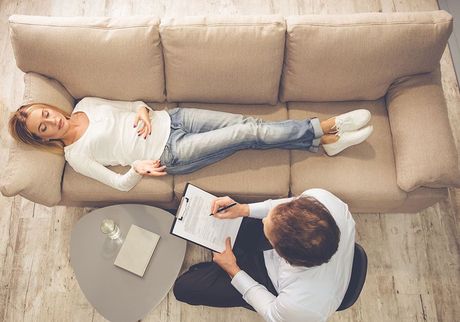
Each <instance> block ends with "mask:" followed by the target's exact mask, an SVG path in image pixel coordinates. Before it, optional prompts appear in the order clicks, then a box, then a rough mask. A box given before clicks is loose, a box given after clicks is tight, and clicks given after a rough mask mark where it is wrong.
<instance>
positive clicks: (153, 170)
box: [133, 160, 167, 177]
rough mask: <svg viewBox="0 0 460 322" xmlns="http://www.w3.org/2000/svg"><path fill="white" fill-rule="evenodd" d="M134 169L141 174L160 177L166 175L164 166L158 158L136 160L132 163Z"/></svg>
mask: <svg viewBox="0 0 460 322" xmlns="http://www.w3.org/2000/svg"><path fill="white" fill-rule="evenodd" d="M133 168H134V170H135V171H136V172H137V173H139V174H140V175H143V176H151V177H160V176H164V175H167V173H166V171H165V169H166V166H162V165H161V163H160V160H137V161H134V163H133Z"/></svg>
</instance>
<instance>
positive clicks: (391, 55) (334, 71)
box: [280, 11, 452, 102]
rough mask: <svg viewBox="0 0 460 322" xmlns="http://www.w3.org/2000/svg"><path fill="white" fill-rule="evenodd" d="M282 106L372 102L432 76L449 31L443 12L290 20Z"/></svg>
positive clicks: (309, 17)
mask: <svg viewBox="0 0 460 322" xmlns="http://www.w3.org/2000/svg"><path fill="white" fill-rule="evenodd" d="M286 24H287V35H286V57H285V62H284V67H283V76H282V84H281V93H280V99H281V101H318V102H320V101H343V100H375V99H378V98H380V97H382V96H383V95H385V93H386V91H387V89H388V87H389V86H390V84H391V83H392V82H393V81H394V80H396V79H397V78H399V77H402V76H407V75H413V74H419V73H426V72H431V71H433V70H435V69H436V67H437V66H438V64H439V60H440V58H441V55H442V53H443V52H444V48H445V46H446V43H447V39H448V37H449V35H450V33H451V31H452V16H451V15H450V14H449V13H447V12H446V11H431V12H411V13H360V14H352V15H327V16H323V15H306V16H292V17H288V18H287V20H286Z"/></svg>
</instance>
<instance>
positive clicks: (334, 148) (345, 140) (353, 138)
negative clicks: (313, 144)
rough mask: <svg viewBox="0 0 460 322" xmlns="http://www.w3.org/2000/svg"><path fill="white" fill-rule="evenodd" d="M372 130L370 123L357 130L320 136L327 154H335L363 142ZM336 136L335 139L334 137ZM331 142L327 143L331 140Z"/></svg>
mask: <svg viewBox="0 0 460 322" xmlns="http://www.w3.org/2000/svg"><path fill="white" fill-rule="evenodd" d="M373 130H374V128H373V126H372V125H369V126H366V127H365V128H362V129H360V130H358V131H351V132H344V133H340V134H337V135H325V136H323V137H322V138H321V143H322V144H323V148H324V151H326V153H327V155H328V156H333V155H336V154H338V153H340V152H342V151H343V150H345V149H346V148H348V147H350V146H353V145H356V144H359V143H362V142H364V141H365V140H366V139H367V138H368V137H369V136H370V135H371V133H372V131H373ZM331 136H334V137H336V139H335V141H333V140H334V138H332V137H331ZM331 141H333V142H332V143H327V142H331Z"/></svg>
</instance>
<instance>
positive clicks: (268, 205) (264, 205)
mask: <svg viewBox="0 0 460 322" xmlns="http://www.w3.org/2000/svg"><path fill="white" fill-rule="evenodd" d="M293 199H294V198H282V199H275V200H272V199H268V200H265V201H262V202H256V203H251V204H249V217H251V218H258V219H263V218H265V217H266V216H267V215H268V213H269V212H270V210H271V209H272V208H274V207H276V206H277V205H280V204H282V203H286V202H289V201H291V200H293Z"/></svg>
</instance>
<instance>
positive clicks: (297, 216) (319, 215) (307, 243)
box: [271, 197, 340, 267]
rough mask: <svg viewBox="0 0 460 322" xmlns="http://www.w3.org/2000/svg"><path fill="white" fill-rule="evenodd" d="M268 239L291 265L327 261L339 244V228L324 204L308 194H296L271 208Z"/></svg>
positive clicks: (306, 264) (316, 264)
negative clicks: (293, 197) (303, 195)
mask: <svg viewBox="0 0 460 322" xmlns="http://www.w3.org/2000/svg"><path fill="white" fill-rule="evenodd" d="M271 220H272V229H271V236H272V239H273V240H272V243H273V244H274V248H275V250H276V251H277V252H278V254H279V255H280V256H281V257H283V258H284V259H285V260H287V261H288V262H289V264H291V265H295V266H305V267H313V266H318V265H321V264H323V263H327V262H328V261H329V260H330V259H331V257H332V255H334V254H335V252H336V251H337V248H338V247H339V240H340V230H339V227H338V226H337V224H336V222H335V220H334V218H333V217H332V215H331V214H330V212H329V211H328V210H327V208H326V207H325V206H324V205H323V204H322V203H321V202H319V201H318V200H316V199H315V198H312V197H300V198H297V199H295V200H292V201H290V202H288V203H285V204H281V205H278V206H277V207H275V208H274V209H273V210H272V214H271Z"/></svg>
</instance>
